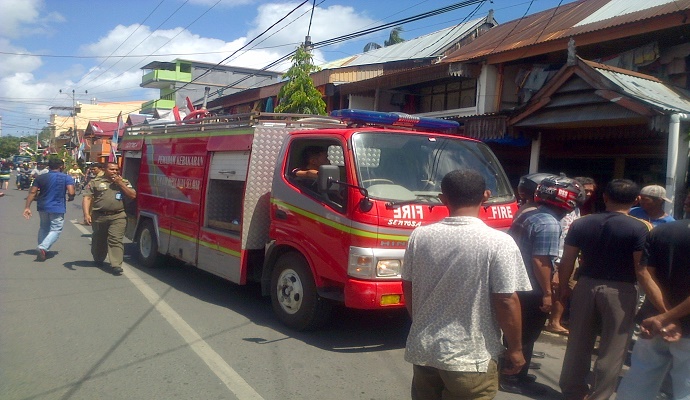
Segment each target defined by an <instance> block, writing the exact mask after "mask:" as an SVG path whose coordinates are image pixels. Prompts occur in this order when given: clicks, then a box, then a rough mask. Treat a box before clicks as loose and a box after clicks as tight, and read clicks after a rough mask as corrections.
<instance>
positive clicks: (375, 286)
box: [345, 278, 405, 310]
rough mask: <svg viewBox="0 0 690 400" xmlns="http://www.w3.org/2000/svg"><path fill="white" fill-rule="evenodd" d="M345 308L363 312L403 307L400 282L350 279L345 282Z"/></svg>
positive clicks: (403, 300) (403, 301)
mask: <svg viewBox="0 0 690 400" xmlns="http://www.w3.org/2000/svg"><path fill="white" fill-rule="evenodd" d="M345 306H346V307H348V308H357V309H363V310H376V309H383V308H400V307H404V306H405V298H404V296H403V292H402V281H399V280H396V281H378V282H375V281H363V280H358V279H352V278H350V279H348V280H347V282H345Z"/></svg>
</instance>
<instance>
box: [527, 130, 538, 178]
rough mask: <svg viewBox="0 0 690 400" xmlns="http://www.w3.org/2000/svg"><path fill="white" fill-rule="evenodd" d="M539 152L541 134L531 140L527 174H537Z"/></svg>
mask: <svg viewBox="0 0 690 400" xmlns="http://www.w3.org/2000/svg"><path fill="white" fill-rule="evenodd" d="M540 151H541V132H539V133H538V134H537V137H536V138H535V139H532V150H531V151H530V155H529V173H530V174H533V173H535V172H539V152H540Z"/></svg>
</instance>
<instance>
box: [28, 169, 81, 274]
mask: <svg viewBox="0 0 690 400" xmlns="http://www.w3.org/2000/svg"><path fill="white" fill-rule="evenodd" d="M48 166H49V168H50V171H49V172H48V173H47V174H41V175H39V176H37V177H36V179H35V180H34V183H33V185H32V186H31V189H30V191H29V195H28V196H27V197H26V205H25V206H24V213H23V215H24V218H26V219H30V218H31V215H32V214H31V208H30V207H31V202H33V201H34V199H35V198H36V196H37V193H38V191H39V190H40V196H38V200H37V201H36V208H37V210H38V215H39V217H40V219H41V223H40V227H39V229H38V254H37V256H36V261H45V260H46V257H47V253H48V251H49V250H50V247H51V246H52V245H53V244H54V243H55V242H56V241H57V240H58V238H59V237H60V233H62V228H63V226H64V223H65V212H66V211H67V204H66V202H65V193H67V195H68V199H67V200H68V201H72V200H74V180H73V179H72V177H70V176H69V175H67V174H64V173H62V169H63V167H64V166H65V163H64V162H63V161H62V160H59V159H51V160H50V161H49V162H48Z"/></svg>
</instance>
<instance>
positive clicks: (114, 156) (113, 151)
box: [108, 143, 117, 163]
mask: <svg viewBox="0 0 690 400" xmlns="http://www.w3.org/2000/svg"><path fill="white" fill-rule="evenodd" d="M108 162H115V163H116V162H117V143H111V144H110V154H109V155H108Z"/></svg>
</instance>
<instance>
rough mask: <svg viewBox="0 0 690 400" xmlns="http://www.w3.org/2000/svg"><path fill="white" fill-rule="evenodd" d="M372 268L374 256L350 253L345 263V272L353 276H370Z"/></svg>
mask: <svg viewBox="0 0 690 400" xmlns="http://www.w3.org/2000/svg"><path fill="white" fill-rule="evenodd" d="M373 269H374V257H373V256H367V255H361V254H350V261H349V263H348V265H347V274H348V275H350V276H352V277H355V278H372V275H373V273H372V272H373Z"/></svg>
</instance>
